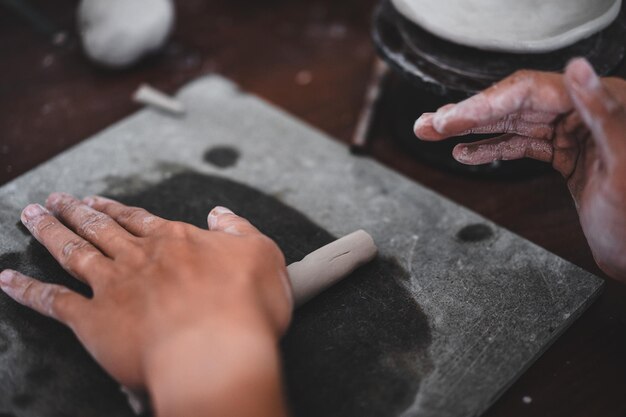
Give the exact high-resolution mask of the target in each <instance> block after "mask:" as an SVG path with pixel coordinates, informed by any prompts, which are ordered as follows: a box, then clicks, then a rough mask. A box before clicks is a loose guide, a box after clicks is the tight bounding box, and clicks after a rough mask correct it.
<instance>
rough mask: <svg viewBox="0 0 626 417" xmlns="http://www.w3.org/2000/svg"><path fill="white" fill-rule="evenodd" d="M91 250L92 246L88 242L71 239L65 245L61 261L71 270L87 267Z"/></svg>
mask: <svg viewBox="0 0 626 417" xmlns="http://www.w3.org/2000/svg"><path fill="white" fill-rule="evenodd" d="M90 249H91V245H90V244H89V243H87V242H86V241H84V240H82V239H80V238H76V239H71V240H69V241H67V242H65V243H64V244H63V248H62V249H61V260H62V262H63V263H64V264H65V265H67V266H69V267H70V268H71V269H73V270H75V269H78V268H80V267H82V266H85V263H86V262H87V261H88V260H89V258H90V256H89V254H90V253H91V250H90Z"/></svg>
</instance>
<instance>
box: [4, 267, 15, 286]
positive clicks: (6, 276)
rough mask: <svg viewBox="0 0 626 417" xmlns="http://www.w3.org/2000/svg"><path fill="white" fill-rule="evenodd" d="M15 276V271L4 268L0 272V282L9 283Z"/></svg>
mask: <svg viewBox="0 0 626 417" xmlns="http://www.w3.org/2000/svg"><path fill="white" fill-rule="evenodd" d="M14 277H15V271H12V270H10V269H5V270H4V271H2V273H0V284H2V285H10V284H11V282H13V278H14Z"/></svg>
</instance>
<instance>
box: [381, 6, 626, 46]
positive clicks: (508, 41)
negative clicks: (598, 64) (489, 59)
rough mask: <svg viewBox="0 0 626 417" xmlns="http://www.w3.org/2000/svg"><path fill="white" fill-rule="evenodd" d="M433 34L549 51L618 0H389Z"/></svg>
mask: <svg viewBox="0 0 626 417" xmlns="http://www.w3.org/2000/svg"><path fill="white" fill-rule="evenodd" d="M391 1H392V3H393V5H394V6H395V8H396V9H397V10H398V11H399V12H400V13H401V14H403V15H404V16H405V17H406V18H407V19H409V20H411V21H413V22H414V23H416V24H418V25H419V26H421V27H422V28H424V29H426V30H427V31H429V32H431V33H433V34H434V35H436V36H438V37H440V38H443V39H446V40H449V41H451V42H455V43H458V44H462V45H466V46H471V47H475V48H480V49H486V50H494V51H503V52H515V53H539V52H550V51H554V50H556V49H560V48H564V47H566V46H569V45H572V44H574V43H576V42H578V41H580V40H582V39H584V38H586V37H589V36H591V35H593V34H595V33H597V32H599V31H600V30H602V29H604V28H606V27H607V26H609V25H610V24H611V23H612V22H613V21H614V20H615V18H616V17H617V15H618V14H619V11H620V7H621V3H622V0H391Z"/></svg>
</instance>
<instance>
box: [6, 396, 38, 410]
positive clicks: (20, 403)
mask: <svg viewBox="0 0 626 417" xmlns="http://www.w3.org/2000/svg"><path fill="white" fill-rule="evenodd" d="M34 401H35V399H34V398H33V397H32V396H31V395H30V394H26V393H22V394H16V395H14V396H13V398H11V402H12V403H13V405H15V406H16V407H19V408H26V407H28V406H30V405H31V404H32V403H33V402H34Z"/></svg>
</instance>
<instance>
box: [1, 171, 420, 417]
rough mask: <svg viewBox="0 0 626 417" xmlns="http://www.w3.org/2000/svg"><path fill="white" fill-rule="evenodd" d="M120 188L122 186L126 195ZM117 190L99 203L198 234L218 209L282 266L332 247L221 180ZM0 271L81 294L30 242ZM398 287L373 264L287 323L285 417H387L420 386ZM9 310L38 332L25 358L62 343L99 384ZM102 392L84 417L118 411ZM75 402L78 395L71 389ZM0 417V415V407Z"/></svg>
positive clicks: (304, 222)
mask: <svg viewBox="0 0 626 417" xmlns="http://www.w3.org/2000/svg"><path fill="white" fill-rule="evenodd" d="M170 174H171V172H170ZM125 181H126V182H127V184H128V185H129V186H128V189H127V190H125V189H124V182H125ZM125 181H119V180H118V181H116V184H115V187H114V190H115V192H114V193H109V194H108V197H112V198H116V199H118V200H120V201H122V202H124V203H126V204H129V205H133V206H140V207H144V208H146V209H148V210H149V211H151V212H153V213H154V214H157V215H159V216H161V217H164V218H167V219H171V220H179V221H184V222H187V223H191V224H194V225H196V226H198V227H201V228H206V227H207V226H206V217H207V214H208V212H209V211H210V210H211V209H212V208H213V207H214V206H217V205H222V206H225V207H228V208H230V209H232V210H233V211H234V212H235V213H237V214H240V215H242V216H244V217H246V218H248V219H249V220H250V221H251V222H252V223H253V224H254V225H255V226H257V227H258V228H259V229H260V230H261V231H262V232H264V233H266V234H267V235H269V236H270V237H272V238H273V239H274V240H275V241H276V243H277V244H278V245H279V246H280V247H281V249H282V250H283V252H284V254H285V257H286V259H287V261H288V263H292V262H294V261H297V260H300V259H302V258H303V257H304V256H305V255H306V254H308V253H310V252H312V251H314V250H315V249H317V248H319V247H321V246H323V245H325V244H327V243H330V242H331V241H333V240H334V239H335V237H334V236H332V235H331V234H330V233H328V232H327V231H326V230H324V229H323V228H321V227H319V226H317V225H316V224H314V223H313V222H312V221H310V220H309V219H308V218H307V217H306V216H304V215H303V214H301V213H300V212H298V211H296V210H294V209H293V208H291V207H289V206H287V205H285V204H283V203H281V202H280V201H279V200H277V199H276V198H274V197H272V196H269V195H267V194H264V193H262V192H260V191H258V190H255V189H253V188H251V187H248V186H246V185H243V184H240V183H237V182H234V181H230V180H227V179H224V178H220V177H216V176H208V175H203V174H199V173H195V172H178V171H177V172H175V173H173V175H171V177H168V178H167V179H165V180H163V181H161V182H159V183H156V184H146V183H144V184H143V185H142V186H141V187H138V184H141V180H139V179H137V178H129V179H126V180H125ZM33 265H34V266H33ZM0 267H2V268H16V269H21V270H24V271H25V272H27V273H31V274H33V275H34V276H37V277H39V278H47V279H50V280H54V281H58V282H61V283H63V284H69V283H71V287H72V288H74V289H80V290H83V291H84V290H85V289H84V287H82V284H80V283H77V281H76V280H73V279H72V278H71V277H69V276H67V274H65V273H64V272H63V271H62V270H61V269H60V268H59V267H58V265H55V263H54V261H53V260H51V257H50V256H49V255H47V254H46V253H45V250H43V249H42V248H41V246H40V245H39V244H37V243H36V242H33V243H31V245H30V246H29V249H28V250H27V251H26V253H24V254H13V255H10V256H5V257H2V258H0ZM406 279H408V275H407V273H406V271H404V269H403V268H402V267H400V266H399V265H398V264H397V263H396V262H395V261H393V260H390V259H377V260H375V261H374V262H372V263H370V264H369V265H367V266H365V267H363V268H361V269H359V270H357V271H356V272H355V273H353V274H352V275H351V276H350V277H349V278H347V279H346V280H345V281H343V282H342V283H340V284H339V285H337V286H335V287H333V288H331V289H330V290H328V291H326V292H325V293H323V294H322V295H321V296H319V297H318V298H316V299H314V300H312V301H311V302H309V303H308V304H306V305H305V306H304V307H302V308H301V309H300V310H299V311H298V312H297V313H296V315H295V317H294V321H293V323H292V326H291V329H290V330H289V332H288V334H287V335H286V337H285V338H284V341H283V343H282V351H283V358H284V368H285V371H284V373H285V377H286V385H287V392H288V399H289V403H290V406H291V408H292V409H293V411H294V415H297V416H299V417H307V416H320V417H322V416H323V417H332V416H342V417H350V416H365V417H367V416H379V415H385V416H395V415H398V414H400V413H401V412H402V411H404V410H405V409H406V408H407V407H408V406H409V405H410V404H411V403H412V402H413V399H414V398H415V395H416V394H417V391H418V390H419V386H420V382H421V380H422V379H423V378H424V376H425V375H426V374H427V373H428V372H430V369H431V367H432V364H431V361H430V358H429V356H428V347H429V345H430V342H431V336H430V329H429V325H428V320H427V317H426V316H425V314H424V313H423V312H422V311H421V309H420V308H419V306H418V305H417V304H416V302H415V300H414V299H413V298H412V297H411V296H410V294H409V293H408V292H407V291H406V289H405V288H404V286H403V285H402V281H403V280H406ZM11 303H12V301H10V300H8V299H7V298H6V297H4V298H0V309H3V308H7V306H9V307H8V308H10V309H12V310H14V311H15V312H19V314H17V313H16V314H15V315H13V316H11V319H10V320H11V323H10V325H12V326H13V327H15V328H17V329H20V328H27V329H30V330H29V334H30V335H31V337H32V336H33V335H37V334H38V332H39V331H41V332H42V333H43V334H44V336H42V337H41V338H38V340H37V341H32V342H28V341H27V342H26V343H25V345H26V350H33V349H38V347H37V346H38V345H40V344H41V343H42V342H44V341H45V339H46V338H51V339H55V338H62V339H63V340H65V342H64V343H71V344H72V345H73V346H72V347H68V352H70V353H69V354H71V355H75V356H76V361H75V366H76V367H77V369H81V368H83V367H84V368H85V371H84V372H85V375H84V378H85V380H86V381H87V385H89V382H90V381H91V380H90V378H95V379H94V381H100V378H102V375H101V374H98V372H97V371H95V370H94V369H93V368H94V366H93V364H91V365H90V366H88V365H89V364H85V362H86V361H88V362H92V361H91V360H90V359H89V358H88V357H86V355H85V354H84V352H82V353H81V352H79V351H80V350H81V349H80V348H77V347H76V346H77V344H78V342H76V341H75V340H74V339H73V338H72V336H71V335H68V332H67V331H63V329H59V326H58V325H56V324H52V323H51V321H49V320H48V319H44V318H41V317H37V316H36V315H35V314H34V313H32V312H29V311H27V310H26V309H24V308H22V307H19V306H16V305H15V304H14V303H13V304H11ZM50 329H55V330H54V331H53V330H50ZM50 361H51V362H52V363H50V364H48V363H46V364H44V365H45V366H47V367H48V368H52V369H51V370H52V375H56V377H54V376H52V377H50V378H54V380H53V381H50V380H49V379H50V378H47V379H46V378H44V379H46V380H47V382H46V383H45V384H43V386H40V387H39V389H40V390H44V389H45V390H49V391H50V392H54V390H55V389H58V386H57V384H58V381H59V380H60V379H61V376H60V375H63V372H62V370H59V369H55V368H54V363H53V362H54V356H51V357H50ZM13 366H14V367H15V370H14V372H25V371H27V370H28V369H33V366H31V367H27V366H25V365H23V364H15V365H13ZM24 368H25V370H23V369H24ZM44 374H45V375H48V374H49V372H44ZM94 375H95V376H94ZM0 378H1V377H0ZM7 382H9V383H8V386H7V385H5V387H3V388H7V389H10V391H7V392H11V393H14V394H19V393H20V392H22V391H19V390H21V389H23V388H24V387H22V386H19V387H18V386H17V382H16V381H13V382H12V383H11V382H10V381H7ZM69 382H70V383H72V384H76V385H77V386H78V385H81V384H84V382H82V381H79V380H76V381H69ZM109 382H110V384H111V385H110V386H109V385H108V384H106V383H105V384H104V385H101V386H99V389H102V390H103V391H102V392H103V396H104V397H103V398H104V399H105V400H106V399H107V396H112V397H113V401H110V402H109V407H108V408H107V407H104V408H103V410H105V409H106V412H104V411H102V412H100V411H97V412H95V411H94V412H95V414H93V415H103V416H105V415H106V416H108V415H113V414H115V413H114V412H112V411H113V410H112V408H114V409H118V408H119V409H121V408H122V407H124V408H125V409H126V408H127V406H126V405H125V404H123V401H121V402H120V401H119V398H118V397H116V396H115V395H114V394H113V393H112V392H111V387H115V384H114V382H113V381H109ZM12 384H13V385H12ZM98 384H101V382H98V383H96V382H93V385H92V388H93V387H98ZM63 385H64V386H65V385H66V384H63ZM55 387H57V388H55ZM18 389H19V390H18ZM76 395H78V396H83V395H87V394H86V393H83V391H82V388H81V389H79V391H78V392H77V393H76ZM59 401H63V400H62V399H59ZM72 401H73V400H72ZM34 403H35V404H36V403H37V399H36V398H35V400H34ZM90 410H93V409H92V408H90ZM0 411H3V409H2V408H1V407H0Z"/></svg>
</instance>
